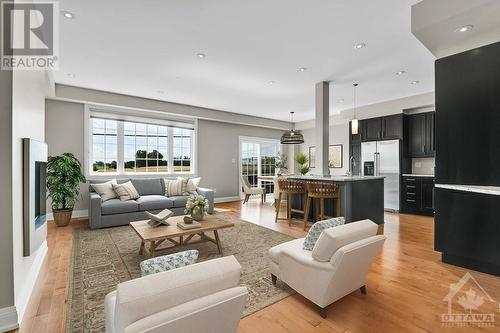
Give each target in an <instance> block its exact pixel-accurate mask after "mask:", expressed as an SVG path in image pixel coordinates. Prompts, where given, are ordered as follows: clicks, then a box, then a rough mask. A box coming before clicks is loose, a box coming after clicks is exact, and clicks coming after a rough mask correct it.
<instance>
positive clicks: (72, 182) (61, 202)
mask: <svg viewBox="0 0 500 333" xmlns="http://www.w3.org/2000/svg"><path fill="white" fill-rule="evenodd" d="M83 182H86V179H85V176H84V175H83V174H82V165H81V164H80V161H78V159H77V158H76V157H75V156H74V155H73V154H71V153H64V154H61V155H58V156H49V158H48V161H47V190H48V191H49V195H48V196H49V198H51V199H52V209H54V210H59V209H73V207H74V206H75V203H76V201H77V199H78V195H79V194H80V183H83Z"/></svg>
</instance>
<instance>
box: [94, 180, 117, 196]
mask: <svg viewBox="0 0 500 333" xmlns="http://www.w3.org/2000/svg"><path fill="white" fill-rule="evenodd" d="M113 185H117V183H116V179H112V180H110V181H107V182H105V183H101V184H90V186H92V188H93V189H94V191H96V192H97V194H99V195H100V196H101V200H102V201H103V202H104V201H107V200H110V199H114V198H116V193H115V191H114V190H113Z"/></svg>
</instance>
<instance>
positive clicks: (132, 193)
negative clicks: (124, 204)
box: [113, 181, 140, 201]
mask: <svg viewBox="0 0 500 333" xmlns="http://www.w3.org/2000/svg"><path fill="white" fill-rule="evenodd" d="M113 190H115V192H116V195H118V198H120V200H121V201H127V200H135V199H137V198H139V197H140V195H139V193H138V192H137V190H136V189H135V187H134V184H132V182H131V181H128V182H126V183H124V184H118V185H114V184H113Z"/></svg>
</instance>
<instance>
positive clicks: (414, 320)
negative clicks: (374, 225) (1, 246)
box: [19, 199, 500, 333]
mask: <svg viewBox="0 0 500 333" xmlns="http://www.w3.org/2000/svg"><path fill="white" fill-rule="evenodd" d="M216 206H217V208H219V209H223V210H225V211H226V212H227V213H229V214H232V215H233V216H235V217H238V218H241V219H243V220H247V221H250V222H252V223H256V224H259V225H262V226H264V227H267V228H270V229H273V230H276V231H278V232H282V233H285V234H287V235H290V236H292V237H304V235H305V232H304V231H303V230H302V225H301V223H292V226H288V223H287V221H280V222H279V223H275V222H274V214H275V211H274V207H272V206H269V205H268V204H264V205H261V204H260V200H254V199H250V201H249V202H248V203H246V204H244V205H242V204H241V202H231V203H221V204H217V205H216ZM284 211H285V210H282V212H284ZM283 217H284V215H283ZM385 221H386V224H385V225H384V228H383V233H384V234H385V235H386V236H387V241H386V243H385V244H384V248H383V250H382V253H381V254H380V256H379V257H377V258H376V260H375V262H374V264H373V266H372V268H371V270H370V272H369V274H368V277H367V288H368V293H367V295H365V296H364V295H361V294H360V293H359V292H354V293H352V294H350V295H348V296H346V297H344V298H343V299H341V300H339V301H337V302H335V303H334V304H332V305H330V306H329V307H328V309H327V315H328V316H327V318H326V319H323V318H321V317H320V316H319V314H318V313H317V311H316V307H315V306H314V304H312V303H311V302H310V301H309V300H307V299H305V298H304V297H302V296H301V295H299V294H295V295H292V296H290V297H287V298H285V299H283V300H281V301H280V302H277V303H275V304H273V305H271V306H269V307H267V308H264V309H262V310H260V311H257V312H256V313H254V314H252V315H250V316H247V317H245V318H243V319H242V320H241V322H240V325H239V328H238V333H274V332H290V333H295V332H300V333H309V332H311V333H323V332H334V333H336V332H342V333H364V332H370V333H371V332H383V333H387V332H398V333H399V332H419V333H420V332H457V331H460V332H465V331H466V332H498V331H499V330H500V322H499V318H500V312H498V308H493V310H492V311H495V313H496V320H497V321H496V326H495V327H483V328H477V327H468V328H465V330H464V329H457V328H444V327H442V325H441V322H440V314H441V313H445V312H446V310H447V305H446V303H445V302H443V298H444V297H445V296H446V294H447V293H448V290H449V285H450V284H451V283H456V282H457V281H458V280H459V279H460V278H461V277H462V276H463V275H464V274H465V273H466V272H467V270H465V269H462V268H459V267H455V266H452V265H447V264H443V263H442V262H441V261H440V254H439V253H437V252H435V251H433V239H434V221H433V219H432V218H429V217H423V216H415V215H406V214H390V213H386V214H385ZM86 223H88V221H86V220H75V221H72V223H71V224H70V226H68V227H65V228H58V227H56V226H55V225H54V224H53V223H48V245H49V251H48V254H47V257H46V259H45V261H44V263H43V266H42V269H41V271H40V275H39V277H38V280H37V284H36V286H35V290H34V291H33V294H32V296H31V299H30V302H29V304H28V308H27V310H26V314H25V316H24V320H23V323H22V325H21V329H20V330H19V332H37V333H45V332H47V333H59V332H61V333H62V332H64V323H65V320H66V318H65V316H66V310H67V297H68V288H69V285H68V278H69V274H71V272H70V271H69V266H70V260H71V255H72V245H73V230H74V227H75V226H77V225H81V224H86ZM470 272H471V273H472V274H473V276H474V278H475V279H476V280H477V281H478V282H479V283H480V284H481V286H482V287H483V288H484V289H485V290H486V291H487V292H488V293H489V295H490V296H491V297H492V298H493V299H495V300H500V278H499V277H495V276H492V275H488V274H484V273H479V272H474V271H470Z"/></svg>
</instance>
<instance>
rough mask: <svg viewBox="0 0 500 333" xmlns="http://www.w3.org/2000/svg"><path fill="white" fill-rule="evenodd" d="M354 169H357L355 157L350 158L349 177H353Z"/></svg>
mask: <svg viewBox="0 0 500 333" xmlns="http://www.w3.org/2000/svg"><path fill="white" fill-rule="evenodd" d="M354 167H356V159H355V158H354V156H351V157H350V158H349V171H347V175H348V176H352V169H353V168H354Z"/></svg>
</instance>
